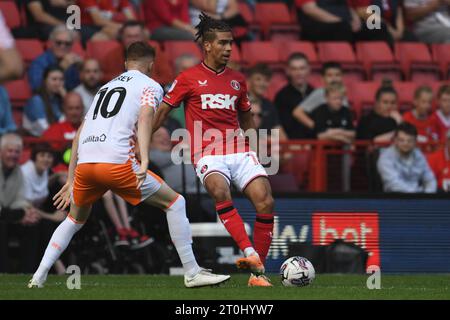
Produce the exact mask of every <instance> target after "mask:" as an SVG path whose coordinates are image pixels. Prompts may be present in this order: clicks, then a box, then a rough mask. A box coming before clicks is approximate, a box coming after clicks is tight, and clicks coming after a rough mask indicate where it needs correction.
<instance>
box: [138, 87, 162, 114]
mask: <svg viewBox="0 0 450 320" xmlns="http://www.w3.org/2000/svg"><path fill="white" fill-rule="evenodd" d="M162 96H163V91H162V88H161V89H158V88H156V87H154V86H147V87H145V88H144V90H143V91H142V95H141V107H150V108H153V110H155V111H156V109H157V108H158V106H159V104H160V103H161V101H162Z"/></svg>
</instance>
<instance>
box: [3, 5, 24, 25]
mask: <svg viewBox="0 0 450 320" xmlns="http://www.w3.org/2000/svg"><path fill="white" fill-rule="evenodd" d="M0 11H1V12H2V13H3V17H4V18H5V20H6V25H7V26H8V27H9V28H10V29H13V28H17V27H20V13H19V9H18V8H17V6H16V4H15V2H14V1H0Z"/></svg>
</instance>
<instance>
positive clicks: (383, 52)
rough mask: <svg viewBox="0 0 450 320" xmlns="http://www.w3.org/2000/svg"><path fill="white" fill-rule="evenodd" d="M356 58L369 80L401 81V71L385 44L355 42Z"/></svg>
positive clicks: (379, 42)
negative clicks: (388, 79)
mask: <svg viewBox="0 0 450 320" xmlns="http://www.w3.org/2000/svg"><path fill="white" fill-rule="evenodd" d="M356 57H357V59H358V61H360V62H362V63H363V65H364V69H365V70H366V74H367V77H368V78H369V79H373V80H377V79H378V78H381V77H383V78H384V77H388V78H390V79H392V80H401V76H402V74H401V69H400V67H399V66H398V64H397V63H396V61H395V58H394V55H393V53H392V51H391V49H390V48H389V46H388V45H387V43H386V42H383V41H370V42H357V43H356Z"/></svg>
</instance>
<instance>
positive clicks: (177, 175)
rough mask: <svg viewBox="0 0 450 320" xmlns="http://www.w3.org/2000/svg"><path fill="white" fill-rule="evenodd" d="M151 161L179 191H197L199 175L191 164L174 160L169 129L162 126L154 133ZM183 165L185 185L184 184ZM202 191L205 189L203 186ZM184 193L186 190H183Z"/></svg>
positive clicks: (168, 182)
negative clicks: (176, 162) (177, 162)
mask: <svg viewBox="0 0 450 320" xmlns="http://www.w3.org/2000/svg"><path fill="white" fill-rule="evenodd" d="M150 150H151V151H150V161H151V162H153V163H154V164H155V165H156V166H157V167H158V168H159V169H160V170H161V173H162V175H163V177H164V178H163V179H164V181H166V182H167V184H168V185H169V186H170V187H171V188H173V189H174V190H175V191H177V192H180V193H181V192H183V188H186V189H185V191H186V192H187V193H194V194H195V193H197V181H196V180H197V176H196V174H195V171H194V169H193V167H192V166H191V165H188V164H185V163H182V164H175V163H174V162H173V161H172V153H171V151H172V142H171V141H170V134H169V130H168V129H167V128H166V127H161V128H159V129H158V130H157V131H155V132H154V133H153V135H152V142H151V146H150ZM183 166H184V172H185V173H184V174H185V176H184V179H185V185H184V186H183ZM201 192H203V193H205V192H206V191H205V189H204V188H203V187H201ZM183 193H184V192H183Z"/></svg>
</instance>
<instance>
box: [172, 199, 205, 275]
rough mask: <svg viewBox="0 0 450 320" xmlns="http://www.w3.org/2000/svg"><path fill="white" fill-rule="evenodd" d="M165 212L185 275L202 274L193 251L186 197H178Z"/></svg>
mask: <svg viewBox="0 0 450 320" xmlns="http://www.w3.org/2000/svg"><path fill="white" fill-rule="evenodd" d="M165 211H166V215H167V223H168V225H169V233H170V237H171V238H172V242H173V244H174V246H175V249H176V250H177V252H178V256H179V257H180V260H181V264H182V265H183V269H184V273H185V274H186V275H187V276H188V277H193V276H195V275H196V274H197V273H199V272H200V270H201V268H200V267H199V265H198V264H197V260H195V256H194V252H193V251H192V233H191V227H190V225H189V220H188V218H187V217H186V201H185V200H184V197H183V196H182V195H178V198H177V199H176V200H175V201H174V202H173V203H172V204H171V205H170V206H169V207H168V208H167V209H166V210H165Z"/></svg>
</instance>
